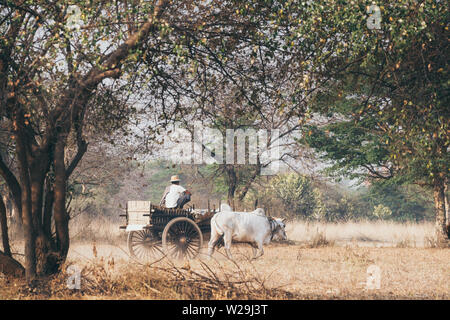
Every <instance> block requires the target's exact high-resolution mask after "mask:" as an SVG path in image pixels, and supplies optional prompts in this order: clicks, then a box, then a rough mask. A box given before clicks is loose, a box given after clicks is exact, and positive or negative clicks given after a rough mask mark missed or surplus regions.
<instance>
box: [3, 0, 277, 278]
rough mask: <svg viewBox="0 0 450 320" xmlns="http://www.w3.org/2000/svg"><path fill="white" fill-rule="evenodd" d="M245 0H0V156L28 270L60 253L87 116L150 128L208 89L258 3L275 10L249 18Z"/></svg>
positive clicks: (250, 26) (65, 245)
mask: <svg viewBox="0 0 450 320" xmlns="http://www.w3.org/2000/svg"><path fill="white" fill-rule="evenodd" d="M74 5H75V6H74ZM253 5H254V6H255V7H257V6H259V4H258V2H255V3H254V4H253ZM262 9H264V8H262ZM245 10H248V4H245V3H242V2H240V1H210V2H208V3H197V2H195V1H169V0H159V1H116V2H113V3H112V2H108V1H106V2H105V1H77V2H75V3H74V2H69V1H58V2H50V1H1V2H0V32H1V34H2V35H3V36H2V37H1V38H0V50H1V52H0V103H1V109H0V121H1V122H2V127H5V126H6V127H7V128H9V129H8V133H9V137H8V139H11V140H12V141H11V142H10V143H8V145H10V146H12V150H11V151H12V152H9V153H8V156H10V157H12V159H13V161H12V162H9V161H7V159H4V158H3V157H2V158H1V159H0V175H1V177H2V178H3V179H4V181H5V182H6V184H7V186H8V189H9V191H10V192H11V194H12V195H13V198H14V202H15V205H16V207H17V208H18V211H19V212H20V215H21V217H22V219H23V229H24V235H25V265H24V266H25V270H26V276H27V278H28V279H29V280H33V279H34V278H35V277H36V276H39V275H42V274H49V273H54V272H57V270H58V268H59V266H60V264H61V263H62V262H64V260H65V258H66V256H67V253H68V249H69V243H70V239H69V232H68V221H69V216H68V213H67V210H66V187H67V181H68V178H69V177H70V176H71V174H72V173H73V171H74V170H75V168H76V167H77V165H78V164H79V162H80V161H81V159H82V157H83V155H84V153H85V152H86V149H87V141H86V134H85V133H86V130H87V128H86V126H87V124H88V123H90V124H92V123H94V125H93V126H94V128H90V129H92V130H95V129H97V130H99V129H100V130H102V129H103V128H105V129H108V130H109V129H118V130H120V129H123V127H122V128H121V125H122V126H125V125H127V124H129V125H130V123H127V122H125V123H123V122H121V120H123V119H130V116H131V114H133V113H135V114H136V115H137V117H135V118H134V119H135V120H136V123H134V125H137V127H139V128H142V127H145V128H146V129H148V130H147V131H146V134H147V138H148V137H149V135H150V136H151V134H153V133H154V134H157V133H158V127H159V125H160V124H164V123H166V122H167V121H168V120H171V119H175V118H177V117H180V115H182V114H183V108H182V105H183V103H186V102H187V101H190V100H193V99H207V98H208V97H209V96H210V95H211V93H212V92H211V88H210V87H209V86H208V84H209V83H214V82H215V81H217V79H218V78H220V77H222V78H228V79H233V77H234V76H236V74H237V73H236V72H234V71H233V70H234V69H233V68H232V65H231V63H230V61H232V58H233V55H232V53H233V52H234V48H236V49H238V50H244V47H246V46H249V45H251V41H249V39H251V38H252V35H254V34H256V33H257V31H258V28H259V27H260V26H259V19H261V17H262V16H263V13H264V12H272V11H275V13H276V12H277V11H276V8H275V9H274V8H272V6H271V5H270V4H269V5H268V6H267V7H266V8H265V9H264V10H265V11H264V10H261V11H258V10H255V9H253V12H255V14H254V15H253V18H252V19H249V18H248V17H246V16H245V14H243V13H244V12H245ZM256 13H257V14H256ZM260 32H261V31H260ZM266 40H267V41H269V40H270V39H266ZM235 71H236V70H235ZM139 116H140V117H139ZM142 116H145V119H144V120H143V119H142ZM93 120H96V121H93ZM137 122H140V123H137ZM118 124H121V125H118ZM125 128H126V129H129V128H130V126H126V127H125ZM124 131H125V132H123V133H124V134H126V132H127V131H126V130H124ZM69 145H70V147H72V146H75V151H74V152H68V150H69V149H68V147H69ZM70 150H73V148H71V149H70ZM2 212H3V210H2ZM3 216H4V215H3V214H2V215H1V217H2V218H3ZM52 221H53V222H54V225H55V234H53V233H52V230H51V225H52ZM3 225H5V226H6V223H2V226H3ZM4 232H7V231H4ZM5 251H7V250H5ZM0 256H1V257H2V260H0V263H3V262H4V261H8V262H12V261H13V262H17V261H14V259H13V258H12V257H11V256H10V254H9V252H1V253H0ZM5 263H6V262H5Z"/></svg>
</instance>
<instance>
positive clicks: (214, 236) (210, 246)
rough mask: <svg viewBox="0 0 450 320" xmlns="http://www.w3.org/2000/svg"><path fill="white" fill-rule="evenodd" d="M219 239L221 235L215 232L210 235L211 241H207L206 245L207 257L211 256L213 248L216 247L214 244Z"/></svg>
mask: <svg viewBox="0 0 450 320" xmlns="http://www.w3.org/2000/svg"><path fill="white" fill-rule="evenodd" d="M220 238H221V235H220V234H218V233H217V232H214V233H211V239H210V240H209V243H208V256H209V257H210V258H211V256H212V254H213V252H214V248H215V247H216V244H217V242H218V241H219V239H220Z"/></svg>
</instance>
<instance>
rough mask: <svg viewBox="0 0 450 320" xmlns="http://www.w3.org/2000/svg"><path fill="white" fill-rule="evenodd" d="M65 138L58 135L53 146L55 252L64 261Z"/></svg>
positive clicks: (66, 233)
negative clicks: (56, 251)
mask: <svg viewBox="0 0 450 320" xmlns="http://www.w3.org/2000/svg"><path fill="white" fill-rule="evenodd" d="M65 139H66V136H63V135H60V136H59V137H58V141H57V142H56V145H55V156H54V169H55V186H54V206H53V208H54V210H53V215H54V218H55V228H56V238H57V250H58V252H59V254H60V258H61V259H63V260H65V258H66V256H67V252H68V251H69V217H68V214H67V211H66V182H67V181H66V168H65V165H64V148H65V145H66V140H65Z"/></svg>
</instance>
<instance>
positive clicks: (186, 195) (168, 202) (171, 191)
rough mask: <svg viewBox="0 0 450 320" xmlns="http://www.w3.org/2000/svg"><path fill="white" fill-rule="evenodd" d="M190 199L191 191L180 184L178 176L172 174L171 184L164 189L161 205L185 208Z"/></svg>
mask: <svg viewBox="0 0 450 320" xmlns="http://www.w3.org/2000/svg"><path fill="white" fill-rule="evenodd" d="M189 201H191V193H190V192H189V191H188V190H186V189H185V188H183V187H182V186H180V178H179V177H178V176H172V177H171V178H170V186H168V187H167V188H166V190H164V194H163V196H162V198H161V201H160V203H159V205H160V206H165V207H166V208H180V209H183V206H184V205H185V204H186V203H188V202H189Z"/></svg>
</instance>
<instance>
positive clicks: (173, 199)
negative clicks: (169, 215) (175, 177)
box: [166, 184, 186, 208]
mask: <svg viewBox="0 0 450 320" xmlns="http://www.w3.org/2000/svg"><path fill="white" fill-rule="evenodd" d="M184 191H186V189H185V188H183V187H182V186H180V185H176V184H173V185H171V186H170V189H169V193H168V194H167V195H166V208H175V207H176V206H177V201H178V199H179V198H180V197H181V195H182V194H183V192H184Z"/></svg>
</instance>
